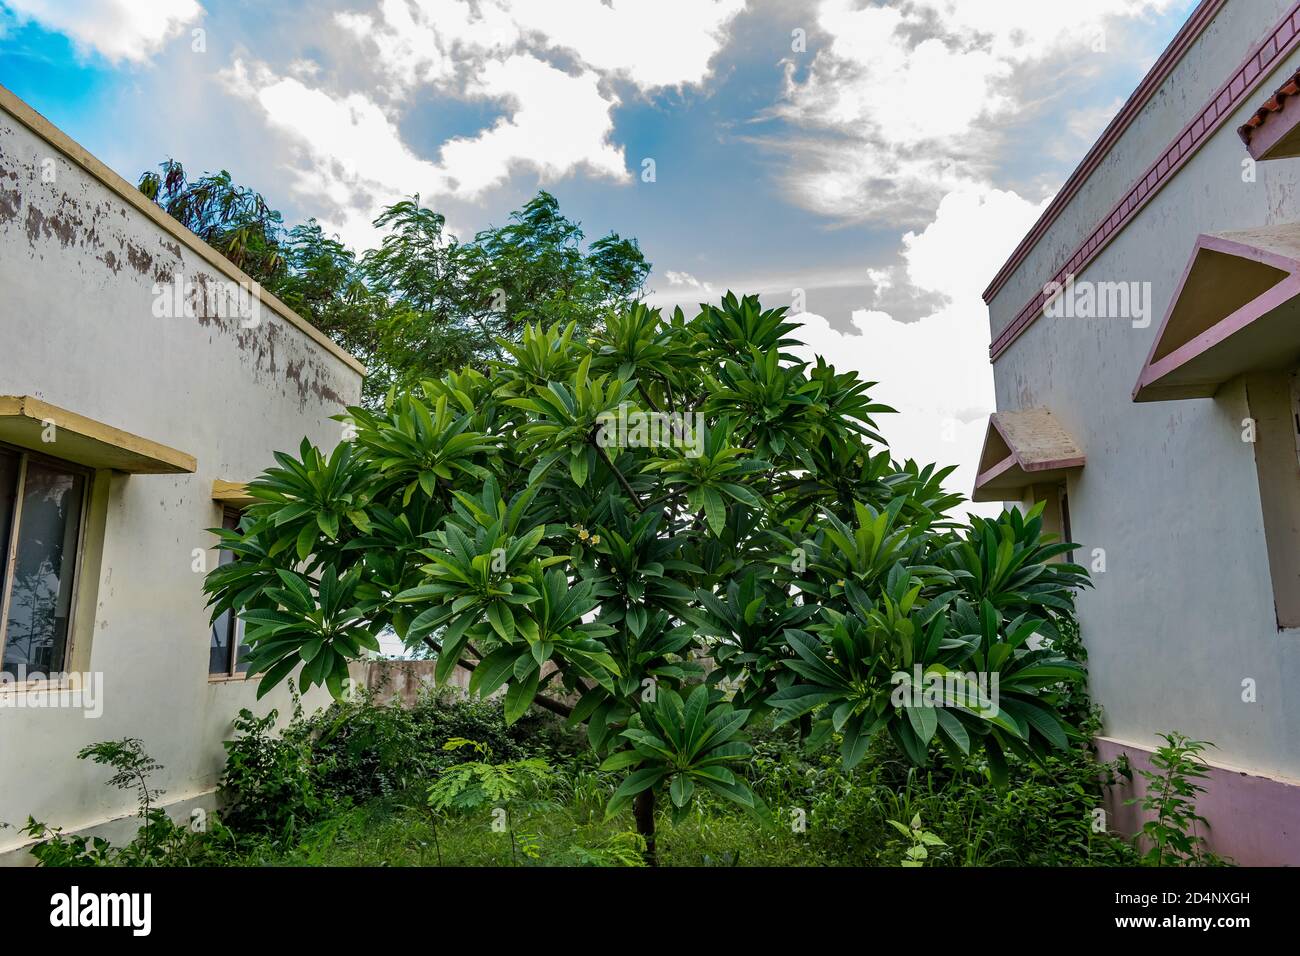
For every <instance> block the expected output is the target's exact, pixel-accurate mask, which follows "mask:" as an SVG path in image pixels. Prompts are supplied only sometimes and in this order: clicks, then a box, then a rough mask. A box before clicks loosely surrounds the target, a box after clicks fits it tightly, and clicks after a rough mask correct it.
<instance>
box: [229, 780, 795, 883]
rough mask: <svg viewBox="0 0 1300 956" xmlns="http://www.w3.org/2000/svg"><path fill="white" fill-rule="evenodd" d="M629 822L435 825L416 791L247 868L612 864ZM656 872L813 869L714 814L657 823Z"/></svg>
mask: <svg viewBox="0 0 1300 956" xmlns="http://www.w3.org/2000/svg"><path fill="white" fill-rule="evenodd" d="M631 822H632V821H631V818H630V816H629V817H627V818H616V819H613V820H605V819H604V817H603V814H601V813H599V812H597V813H591V812H590V811H589V810H588V809H587V808H583V807H580V806H559V805H554V804H552V805H549V806H546V807H541V808H535V809H532V810H529V811H525V812H522V813H517V814H516V819H515V820H514V821H512V824H513V826H512V829H513V830H514V834H513V846H512V836H511V834H510V833H509V832H498V831H496V830H494V829H493V818H492V816H491V814H490V813H471V814H464V815H458V816H454V817H450V818H440V819H438V820H437V821H436V823H435V819H434V817H433V815H432V814H431V813H430V812H429V810H428V809H427V808H425V807H424V806H422V805H421V803H420V801H419V800H418V795H417V794H411V795H410V796H409V797H387V798H379V799H376V800H372V801H370V802H368V803H365V804H362V805H360V806H357V807H354V808H351V809H349V810H345V811H342V812H340V813H337V814H335V815H333V816H330V817H328V818H326V819H325V820H322V821H320V822H319V823H316V824H314V825H312V826H311V827H309V828H307V829H306V830H304V831H303V832H302V833H301V834H300V835H299V838H298V839H297V840H296V841H294V845H293V846H292V847H289V848H283V847H280V848H276V847H274V846H272V845H269V844H261V845H256V846H253V847H249V848H246V849H245V850H244V852H242V853H241V854H240V856H239V858H238V859H237V860H236V861H233V862H235V863H236V864H237V865H249V866H439V865H442V866H584V865H585V866H610V865H614V866H617V865H628V863H629V862H632V861H635V860H636V858H637V856H638V853H637V852H636V850H637V844H636V838H635V835H634V834H633V833H632V832H631V831H630V829H629V828H630V826H631ZM658 851H659V863H660V865H661V866H733V865H742V866H799V865H805V866H806V865H817V864H818V863H819V862H820V861H819V860H818V858H817V856H818V854H817V853H816V852H815V851H814V850H813V849H812V848H811V847H810V845H809V842H808V840H807V837H806V835H801V834H795V833H793V832H792V831H791V830H790V829H789V828H787V827H782V826H779V825H777V824H776V823H775V822H774V821H761V820H758V819H755V818H752V817H748V816H745V815H741V814H732V813H719V812H714V810H713V809H711V810H710V811H708V812H697V813H693V814H691V815H690V816H688V817H687V818H686V819H685V820H683V821H681V822H679V823H676V824H674V823H672V822H671V821H670V820H669V819H668V818H667V817H666V816H664V817H663V818H662V819H661V820H660V822H659V833H658Z"/></svg>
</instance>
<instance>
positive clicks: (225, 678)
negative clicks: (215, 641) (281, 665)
mask: <svg viewBox="0 0 1300 956" xmlns="http://www.w3.org/2000/svg"><path fill="white" fill-rule="evenodd" d="M220 505H221V522H222V526H223V527H224V526H225V522H226V519H227V518H232V517H233V518H234V519H235V524H236V526H238V523H239V521H240V520H241V519H242V518H243V517H244V509H243V508H240V507H237V506H235V505H232V504H226V503H220ZM223 550H225V549H223V548H222V547H221V542H217V547H216V552H217V566H218V567H220V566H221V552H222V551H223ZM229 613H230V620H229V622H228V623H227V625H226V626H227V628H228V630H227V634H226V641H227V644H228V647H229V650H228V652H227V655H226V656H227V660H226V670H225V671H224V672H216V673H214V672H213V671H212V670H209V671H208V683H209V684H228V683H232V682H240V681H246V680H248V677H249V672H248V671H240V670H236V667H237V666H238V664H239V648H240V646H241V644H242V643H243V641H242V637H243V635H242V634H241V633H240V630H239V628H240V625H241V624H243V623H244V622H243V621H241V620H240V619H239V616H238V615H237V614H236V613H235V612H234V609H233V608H232V609H231V611H230V612H229ZM214 627H216V624H215V622H214V623H212V624H209V625H208V667H209V668H211V666H212V629H213V628H214Z"/></svg>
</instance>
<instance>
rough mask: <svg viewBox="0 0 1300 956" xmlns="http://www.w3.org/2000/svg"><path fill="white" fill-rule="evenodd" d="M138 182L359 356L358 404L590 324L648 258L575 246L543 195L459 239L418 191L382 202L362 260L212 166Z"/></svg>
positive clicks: (625, 297)
mask: <svg viewBox="0 0 1300 956" xmlns="http://www.w3.org/2000/svg"><path fill="white" fill-rule="evenodd" d="M159 169H160V170H161V172H152V171H150V172H146V173H144V174H143V175H142V176H141V177H140V181H139V189H140V191H141V192H142V193H144V195H146V196H147V197H149V198H150V199H151V200H153V201H154V202H156V203H158V205H159V206H161V207H162V208H163V209H164V210H166V212H167V213H168V214H169V215H171V216H172V217H173V218H175V219H176V220H177V221H178V222H180V223H181V224H182V225H184V226H185V227H186V228H188V229H190V230H191V231H192V232H194V233H195V235H197V236H198V237H199V238H200V239H202V240H203V241H204V242H206V243H208V244H209V245H211V246H212V247H213V248H214V249H216V250H217V251H219V252H220V253H222V255H224V256H226V258H228V259H230V261H231V262H233V263H234V264H235V265H237V266H239V267H240V268H241V269H243V270H244V271H245V272H247V273H248V274H249V276H251V277H252V278H253V279H255V280H256V281H257V282H259V283H260V284H261V285H262V286H263V287H264V288H266V289H267V290H268V291H269V292H272V293H274V294H275V295H276V296H278V297H279V298H280V299H281V300H283V301H284V303H285V304H286V305H288V306H289V307H290V308H292V309H293V310H294V311H296V312H297V313H298V314H300V315H301V316H303V318H305V319H307V320H308V321H309V322H311V323H312V324H313V325H315V326H316V327H317V328H319V329H320V330H321V331H323V332H325V333H326V334H327V335H329V336H330V337H331V338H332V339H334V341H335V342H337V343H338V344H339V345H340V346H342V347H343V348H344V349H346V350H348V351H349V352H351V353H352V354H354V355H356V356H357V357H358V358H359V359H361V361H362V362H363V363H365V365H366V366H367V368H368V370H369V375H368V376H367V378H366V383H365V397H366V402H367V404H370V405H378V404H380V403H381V402H382V399H383V396H384V395H385V394H386V393H387V392H388V390H389V388H390V387H394V386H396V387H397V388H399V389H409V388H413V387H415V386H417V385H418V383H419V382H420V381H421V380H422V379H425V378H429V377H437V376H439V375H442V374H443V373H444V372H447V371H449V370H452V369H458V368H461V367H463V366H474V367H477V368H480V369H481V368H486V365H487V362H488V361H489V360H491V359H499V358H501V357H502V354H503V353H502V351H501V348H500V346H499V345H498V344H497V339H499V338H500V339H505V340H506V341H517V340H518V338H519V335H520V332H521V330H522V328H523V326H524V325H525V324H527V323H530V322H531V323H540V324H541V325H542V326H543V327H546V326H549V325H551V324H552V323H555V322H560V323H569V322H573V323H575V324H576V326H577V327H578V329H579V330H581V331H586V330H588V329H591V328H594V327H595V326H597V325H598V324H599V323H601V322H602V321H603V320H604V318H605V316H606V315H607V314H608V313H609V312H610V311H611V310H613V309H616V308H620V307H623V306H625V305H627V304H629V303H631V302H633V301H636V300H637V299H639V298H640V297H641V294H642V292H643V286H644V283H645V279H646V276H647V275H648V274H649V272H650V264H649V263H648V262H646V260H645V257H644V256H643V255H642V254H641V250H640V248H639V247H638V245H637V243H636V240H634V239H623V238H621V237H620V236H618V235H617V234H616V233H610V234H609V235H607V236H604V237H602V238H600V239H597V240H596V241H594V242H592V243H590V244H588V246H587V247H586V249H584V248H583V238H584V237H583V232H582V228H581V227H580V226H579V224H578V223H576V222H573V221H572V220H570V219H568V218H566V217H565V216H564V215H563V214H562V213H561V212H560V208H559V203H558V202H557V201H556V199H555V197H554V196H552V195H551V194H550V193H547V192H545V191H542V192H539V193H538V194H537V195H536V196H535V197H534V198H533V199H531V200H530V201H529V202H528V203H527V204H526V205H525V206H524V207H523V209H521V210H518V211H517V212H514V213H512V214H511V216H510V220H509V222H508V223H507V224H506V225H504V226H500V227H492V228H488V229H485V230H483V231H481V232H479V233H478V234H477V235H475V236H474V237H473V239H471V240H469V241H467V242H461V241H459V240H458V239H457V238H456V237H454V236H453V235H451V234H450V233H448V232H447V231H446V228H445V226H446V219H445V217H443V216H442V215H441V214H440V213H437V212H434V211H433V210H432V209H429V208H427V207H425V206H421V205H420V197H419V196H418V195H417V196H414V197H412V198H411V199H404V200H402V201H401V202H398V203H395V204H394V205H392V206H389V207H387V208H386V209H384V210H383V211H382V212H381V213H380V214H379V216H378V217H377V218H376V219H375V221H374V225H375V226H376V227H377V228H379V229H382V230H385V231H386V235H384V237H383V239H382V240H381V242H380V246H379V248H377V249H371V250H368V251H366V252H364V253H362V254H360V255H358V254H357V253H355V252H353V251H352V250H351V249H348V248H347V247H346V246H344V245H343V243H341V242H340V241H339V240H338V239H337V238H336V237H331V236H329V235H327V234H326V233H325V231H324V230H323V229H322V228H321V226H320V224H319V223H317V222H316V220H315V219H311V220H309V221H308V222H306V223H303V224H301V225H298V226H294V227H293V228H292V229H286V228H285V226H284V224H283V220H282V218H281V216H280V213H278V212H276V211H275V210H274V209H271V208H270V207H269V205H268V204H267V202H266V200H265V199H264V198H263V197H262V196H261V195H260V194H258V193H256V192H254V191H253V190H251V189H248V188H246V187H243V186H239V185H237V184H236V183H234V182H233V181H232V180H231V177H230V174H229V173H228V172H226V171H225V170H222V171H221V172H219V173H216V174H205V175H203V176H202V177H200V178H198V179H194V180H190V179H188V178H187V177H186V174H185V170H184V167H182V166H181V164H180V163H178V162H176V161H174V160H171V159H169V160H167V161H166V162H164V163H162V164H161V165H160V167H159Z"/></svg>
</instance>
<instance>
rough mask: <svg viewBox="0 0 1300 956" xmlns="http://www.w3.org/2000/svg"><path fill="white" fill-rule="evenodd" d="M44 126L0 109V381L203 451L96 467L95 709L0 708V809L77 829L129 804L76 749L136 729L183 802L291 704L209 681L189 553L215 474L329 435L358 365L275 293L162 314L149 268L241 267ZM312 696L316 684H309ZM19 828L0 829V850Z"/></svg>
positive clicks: (163, 276)
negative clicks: (93, 712) (92, 713)
mask: <svg viewBox="0 0 1300 956" xmlns="http://www.w3.org/2000/svg"><path fill="white" fill-rule="evenodd" d="M40 129H41V128H40V126H39V124H37V126H36V128H35V129H34V128H32V127H30V126H28V125H25V124H24V123H23V122H19V121H18V119H17V118H16V117H15V115H13V114H12V113H10V112H8V111H6V110H5V109H0V394H19V395H21V394H30V395H34V396H37V397H39V398H41V399H44V400H45V401H48V402H50V403H52V404H54V405H57V406H60V407H62V408H66V409H69V410H72V411H75V412H78V413H80V414H83V415H86V416H89V417H91V418H94V419H96V420H98V421H101V422H104V423H107V424H109V425H113V426H116V427H118V428H121V429H123V430H125V431H128V432H132V433H134V434H137V435H141V436H144V437H146V438H149V439H152V440H154V441H157V442H161V443H162V444H164V445H168V446H171V447H173V448H177V449H180V450H182V451H185V452H187V453H189V454H190V455H193V456H194V457H195V458H196V459H197V461H198V470H197V473H196V474H186V475H179V476H176V475H129V476H128V475H123V474H108V473H105V474H104V475H103V478H102V480H101V481H100V482H99V485H100V498H99V500H98V501H97V502H96V504H97V505H100V506H102V508H103V509H104V510H103V518H102V521H103V555H102V561H100V562H99V563H98V565H97V566H90V567H87V568H86V569H85V573H83V577H82V582H83V584H82V586H83V587H91V588H92V589H93V590H92V593H93V594H94V595H95V598H96V599H95V601H94V606H93V608H92V610H93V637H92V638H91V642H90V646H89V647H88V648H87V647H86V646H84V644H83V645H81V646H79V647H78V649H77V656H78V658H79V659H80V660H82V661H83V662H86V664H87V666H88V667H89V669H90V670H91V671H95V672H100V673H102V674H103V681H104V707H103V716H102V717H100V718H99V719H87V718H85V717H84V716H83V714H82V712H81V711H79V710H57V709H56V710H25V709H15V708H0V821H7V822H10V823H15V824H17V823H21V822H23V821H24V820H25V819H26V817H27V815H28V814H29V813H31V814H35V815H36V816H37V817H38V818H40V819H42V820H45V821H48V822H49V823H51V824H57V825H60V826H63V827H65V828H68V829H75V828H77V827H81V826H85V825H89V824H93V823H95V822H98V821H101V820H103V819H106V818H111V817H114V816H118V815H121V814H123V813H129V812H130V811H131V810H132V808H133V799H134V798H133V795H131V794H122V793H117V792H114V791H111V790H109V789H108V788H107V787H105V786H104V783H103V781H104V780H105V779H107V777H108V775H109V773H108V771H106V770H105V769H104V768H100V767H96V766H94V765H91V764H88V763H86V762H82V761H78V760H76V759H75V754H76V752H77V750H78V749H79V748H81V747H82V746H84V745H86V744H88V743H92V742H95V741H100V740H107V739H112V738H120V737H124V736H136V737H140V738H142V739H143V741H144V743H145V746H146V748H147V749H148V751H149V752H150V753H151V754H152V755H153V756H154V757H155V758H157V759H158V760H159V761H161V762H162V763H163V764H164V765H165V770H164V771H162V772H161V773H159V774H158V775H157V778H156V780H155V784H156V785H158V786H161V787H163V788H164V789H166V791H167V795H166V798H165V799H166V800H168V801H172V800H176V801H184V800H187V799H188V798H191V797H193V796H194V795H196V794H200V793H202V792H204V791H208V790H211V788H213V787H214V786H215V784H216V782H217V777H218V774H219V771H220V768H221V766H222V763H223V759H224V751H223V748H222V746H221V741H222V739H223V738H224V737H226V736H227V735H228V733H229V729H230V722H231V718H232V717H233V716H234V715H235V714H236V713H237V711H238V710H239V709H240V708H242V707H250V708H253V709H255V710H256V711H257V712H259V713H261V712H264V711H265V710H267V709H268V708H270V707H279V708H280V710H281V713H282V714H283V713H284V712H285V710H286V709H287V707H286V704H287V700H288V696H287V694H286V693H284V692H279V691H277V692H276V693H274V694H273V695H272V696H270V697H268V698H267V699H265V700H263V701H262V702H261V703H260V704H259V703H256V702H255V690H256V688H255V685H254V684H252V683H247V682H244V681H233V682H231V681H228V682H222V683H211V682H209V680H208V674H207V670H208V640H209V628H208V618H207V612H206V610H205V608H204V599H203V596H202V593H201V582H202V575H201V574H199V573H196V572H195V570H193V567H192V564H193V556H192V553H193V550H194V549H195V548H210V546H211V545H212V543H213V537H212V536H211V535H209V534H207V533H205V531H204V529H205V528H209V527H212V526H214V525H217V524H219V522H220V509H219V508H218V506H217V505H215V504H214V503H213V502H212V500H211V488H212V483H213V481H214V479H231V480H246V479H248V478H250V477H252V476H254V475H256V474H257V473H258V472H259V471H261V470H262V469H263V468H264V467H266V466H267V465H268V464H273V460H272V458H271V452H272V450H275V449H281V450H294V449H296V448H297V445H298V442H299V441H300V440H301V439H302V437H303V436H304V435H305V436H307V437H308V438H310V439H311V440H312V441H313V442H315V443H317V444H319V445H322V446H324V447H327V448H332V447H333V446H334V445H335V444H337V442H338V440H339V439H340V437H341V432H340V425H339V424H338V423H337V422H334V421H331V420H330V419H329V416H331V415H335V414H338V413H339V412H341V411H342V409H343V406H344V405H345V404H351V403H356V402H357V401H358V400H359V397H360V390H361V375H360V372H359V371H358V368H357V367H356V366H355V363H354V362H350V361H349V360H347V358H346V357H344V356H343V355H342V354H341V353H338V352H336V351H331V350H330V349H328V348H326V347H324V346H323V345H322V344H320V343H319V342H317V341H315V340H314V339H313V338H311V337H310V335H309V334H308V333H307V332H305V331H304V330H303V329H302V328H300V327H299V325H297V324H295V322H294V321H292V320H291V319H290V318H287V317H286V315H284V314H282V313H280V312H278V311H276V309H277V308H282V307H279V306H278V305H277V304H276V303H273V302H272V301H271V300H269V299H268V300H267V301H265V302H263V303H262V307H261V310H260V317H259V321H258V324H257V325H256V326H255V327H250V328H244V327H241V324H240V322H239V320H238V318H237V317H230V318H223V319H217V318H214V317H203V316H200V317H197V318H184V317H173V318H159V317H156V316H155V314H154V309H153V304H154V299H155V294H154V292H153V288H154V284H155V283H156V282H161V283H164V284H165V283H166V282H168V281H170V280H171V279H172V277H174V276H177V275H184V276H186V277H188V278H189V279H190V280H191V281H197V280H198V279H199V278H200V277H204V278H205V279H206V280H207V281H212V282H215V281H218V280H230V279H232V278H237V273H233V272H232V273H229V274H222V273H221V272H220V271H219V268H218V267H217V266H216V265H214V264H213V263H212V262H210V261H208V260H207V259H206V258H205V257H204V256H202V255H200V254H199V251H198V250H196V248H195V247H193V246H187V245H185V244H184V242H183V241H182V240H181V239H180V238H178V237H177V236H176V235H173V234H171V233H169V232H168V231H166V230H165V229H164V228H163V227H162V226H161V225H160V224H159V223H158V222H157V221H155V219H154V218H152V217H151V215H150V214H148V213H147V212H146V211H144V210H141V209H139V208H138V207H137V206H135V205H133V204H132V203H131V202H129V201H128V200H127V199H124V198H123V197H122V196H121V195H119V194H118V193H117V192H115V191H114V190H113V189H112V188H110V186H109V185H106V182H105V181H104V180H103V179H101V178H99V177H98V176H97V175H94V174H92V172H91V171H88V170H87V168H86V165H85V162H84V160H83V159H82V158H81V157H80V156H79V154H78V153H77V152H76V151H72V152H67V151H61V150H60V149H59V148H55V143H52V142H51V140H50V138H49V137H48V136H42V135H38V131H40ZM50 135H52V136H54V137H55V139H56V141H57V134H55V133H51V134H50ZM61 145H62V146H63V147H65V148H66V145H67V144H66V143H63V144H61ZM74 145H75V144H74ZM49 169H53V182H47V181H45V180H46V179H48V178H49V177H48V175H44V176H43V174H45V173H46V172H47V171H48V170H49ZM117 185H118V188H119V189H120V188H121V186H122V184H121V183H120V182H119V183H118V184H117ZM285 311H286V312H287V310H285ZM295 318H296V317H295ZM297 321H298V322H301V320H297ZM214 561H215V553H214V552H211V551H209V552H208V554H207V562H208V566H209V567H211V566H213V563H214ZM88 563H89V564H91V565H94V564H95V563H94V562H93V561H90V562H88ZM86 624H87V622H86V620H85V619H84V617H83V619H82V621H81V626H80V627H78V630H79V631H80V630H82V629H83V628H84V627H85V625H86ZM322 703H324V695H323V693H322V692H321V691H319V690H317V691H316V692H314V693H313V694H312V695H309V698H308V704H309V706H317V705H320V704H322ZM18 842H19V838H18V836H17V835H16V834H15V832H14V831H13V830H7V831H0V851H3V850H4V849H5V848H8V847H12V846H14V845H15V844H16V843H18Z"/></svg>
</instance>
